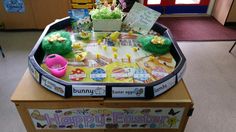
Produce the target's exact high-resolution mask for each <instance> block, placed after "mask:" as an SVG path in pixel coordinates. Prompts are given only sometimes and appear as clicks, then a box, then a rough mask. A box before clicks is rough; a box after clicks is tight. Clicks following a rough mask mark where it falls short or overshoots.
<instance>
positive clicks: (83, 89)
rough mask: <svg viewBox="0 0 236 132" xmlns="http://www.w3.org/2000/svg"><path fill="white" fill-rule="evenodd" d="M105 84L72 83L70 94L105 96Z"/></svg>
mask: <svg viewBox="0 0 236 132" xmlns="http://www.w3.org/2000/svg"><path fill="white" fill-rule="evenodd" d="M105 95H106V87H105V86H99V85H97V86H94V85H72V96H105Z"/></svg>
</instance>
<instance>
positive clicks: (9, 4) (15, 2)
mask: <svg viewBox="0 0 236 132" xmlns="http://www.w3.org/2000/svg"><path fill="white" fill-rule="evenodd" d="M3 5H4V8H5V10H6V11H7V12H10V13H23V12H25V6H24V2H23V0H4V1H3Z"/></svg>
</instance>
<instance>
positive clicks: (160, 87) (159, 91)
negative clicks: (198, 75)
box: [153, 76, 176, 96]
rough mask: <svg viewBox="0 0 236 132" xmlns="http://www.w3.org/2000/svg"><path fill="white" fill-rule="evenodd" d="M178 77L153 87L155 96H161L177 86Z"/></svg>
mask: <svg viewBox="0 0 236 132" xmlns="http://www.w3.org/2000/svg"><path fill="white" fill-rule="evenodd" d="M175 80H176V76H173V77H172V78H170V79H169V80H167V81H165V82H163V83H161V84H158V85H156V86H154V87H153V91H154V96H157V95H160V94H162V93H164V92H165V91H167V90H168V89H170V88H171V87H173V86H174V85H175Z"/></svg>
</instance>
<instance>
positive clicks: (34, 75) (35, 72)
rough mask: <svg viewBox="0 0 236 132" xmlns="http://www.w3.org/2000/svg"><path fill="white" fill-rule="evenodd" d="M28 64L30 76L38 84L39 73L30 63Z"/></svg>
mask: <svg viewBox="0 0 236 132" xmlns="http://www.w3.org/2000/svg"><path fill="white" fill-rule="evenodd" d="M28 64H29V70H30V72H31V74H32V75H33V77H34V78H35V79H36V80H37V81H38V82H39V73H38V72H37V71H36V69H35V68H34V67H33V65H32V64H31V63H30V61H29V62H28Z"/></svg>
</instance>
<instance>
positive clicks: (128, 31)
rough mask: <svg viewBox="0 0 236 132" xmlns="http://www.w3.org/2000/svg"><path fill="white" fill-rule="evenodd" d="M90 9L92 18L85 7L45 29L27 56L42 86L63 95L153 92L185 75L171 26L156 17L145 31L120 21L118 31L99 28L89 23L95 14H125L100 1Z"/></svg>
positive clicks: (165, 88)
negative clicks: (73, 16)
mask: <svg viewBox="0 0 236 132" xmlns="http://www.w3.org/2000/svg"><path fill="white" fill-rule="evenodd" d="M105 4H107V3H105ZM110 8H111V9H110ZM113 8H114V9H113ZM110 10H112V13H110V14H109V11H110ZM131 10H132V9H131ZM99 12H102V13H99ZM80 14H81V13H80ZM90 14H91V16H92V20H88V19H89V18H88V16H87V15H88V13H87V12H86V13H85V14H84V15H82V16H81V17H79V18H78V19H77V20H76V21H75V19H73V18H72V17H66V18H63V19H61V20H58V21H56V22H54V23H52V24H50V25H48V26H47V27H46V28H45V30H44V31H43V33H42V35H41V37H40V38H39V40H38V41H37V43H36V45H35V47H34V48H33V50H32V51H31V53H30V55H29V62H28V63H29V68H30V71H31V73H32V75H33V77H34V78H35V80H36V81H37V82H38V83H39V84H41V85H42V86H43V87H45V88H46V89H48V90H49V91H51V92H54V93H56V94H58V95H61V96H64V97H71V96H104V97H112V98H153V97H155V96H158V95H160V94H162V93H164V92H166V91H168V90H169V89H170V88H172V87H173V86H174V85H176V84H177V83H178V81H179V80H180V79H181V78H182V75H183V72H184V70H185V67H186V64H185V63H186V60H185V57H184V55H183V54H182V52H181V50H180V48H179V47H178V45H177V43H176V41H175V40H173V37H172V35H171V33H170V31H169V30H168V28H166V27H165V26H163V25H161V24H159V23H155V24H154V25H153V26H152V29H151V30H150V31H149V33H148V34H141V33H139V32H137V31H134V30H132V28H129V27H128V24H127V23H122V26H121V27H120V30H117V31H107V30H105V31H96V30H94V29H93V26H94V25H93V26H88V25H92V22H93V19H100V18H105V19H113V18H115V19H121V18H120V17H121V16H122V12H121V11H120V10H119V9H118V7H113V5H102V7H100V9H94V10H93V11H91V12H90ZM122 17H123V16H122ZM81 19H85V20H88V21H86V22H84V23H83V24H81ZM85 20H83V21H85ZM78 21H79V22H78ZM93 24H94V23H93ZM103 24H104V25H105V24H106V23H103ZM84 25H85V26H84ZM97 26H98V25H97Z"/></svg>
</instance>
